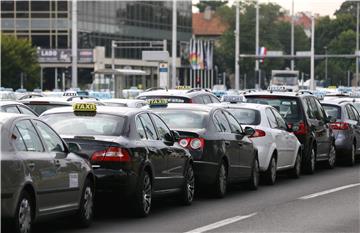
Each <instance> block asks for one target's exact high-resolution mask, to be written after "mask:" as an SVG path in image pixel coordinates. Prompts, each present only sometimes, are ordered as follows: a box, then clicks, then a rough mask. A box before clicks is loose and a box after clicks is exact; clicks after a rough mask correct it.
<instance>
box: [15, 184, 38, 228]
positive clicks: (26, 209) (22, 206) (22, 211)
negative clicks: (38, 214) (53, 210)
mask: <svg viewBox="0 0 360 233" xmlns="http://www.w3.org/2000/svg"><path fill="white" fill-rule="evenodd" d="M32 203H33V202H32V199H31V197H30V195H29V193H28V192H26V191H23V192H22V193H21V195H20V198H19V202H18V204H17V207H16V212H15V219H14V220H15V221H14V228H15V229H14V230H15V232H17V233H30V232H31V228H32V223H33V222H32V220H33V211H35V210H34V206H33V204H32Z"/></svg>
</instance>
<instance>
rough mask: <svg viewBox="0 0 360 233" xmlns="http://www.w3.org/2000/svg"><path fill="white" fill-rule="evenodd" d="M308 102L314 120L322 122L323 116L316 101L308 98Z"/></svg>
mask: <svg viewBox="0 0 360 233" xmlns="http://www.w3.org/2000/svg"><path fill="white" fill-rule="evenodd" d="M309 100H310V109H311V112H312V115H313V117H314V119H317V120H324V115H323V113H322V110H321V108H320V107H319V106H318V105H317V100H315V99H314V98H309ZM319 105H320V104H319Z"/></svg>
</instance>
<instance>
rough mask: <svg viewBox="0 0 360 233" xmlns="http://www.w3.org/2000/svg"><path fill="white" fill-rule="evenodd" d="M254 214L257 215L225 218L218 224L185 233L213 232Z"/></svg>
mask: <svg viewBox="0 0 360 233" xmlns="http://www.w3.org/2000/svg"><path fill="white" fill-rule="evenodd" d="M256 214H257V213H252V214H249V215H243V216H235V217H232V218H227V219H224V220H221V221H219V222H215V223H212V224H209V225H206V226H203V227H199V228H196V229H194V230H191V231H187V232H185V233H201V232H205V231H210V230H213V229H216V228H219V227H222V226H225V225H228V224H231V223H234V222H238V221H241V220H244V219H247V218H251V217H252V216H255V215H256Z"/></svg>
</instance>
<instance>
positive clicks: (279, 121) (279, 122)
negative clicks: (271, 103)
mask: <svg viewBox="0 0 360 233" xmlns="http://www.w3.org/2000/svg"><path fill="white" fill-rule="evenodd" d="M272 112H273V114H274V116H275V118H276V121H277V125H278V126H279V128H281V129H285V130H286V129H287V125H286V122H285V120H284V118H282V116H281V115H280V113H279V112H277V111H276V110H273V109H272Z"/></svg>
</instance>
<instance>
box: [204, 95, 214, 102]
mask: <svg viewBox="0 0 360 233" xmlns="http://www.w3.org/2000/svg"><path fill="white" fill-rule="evenodd" d="M203 99H204V104H211V103H212V102H211V99H210V96H208V95H204V96H203Z"/></svg>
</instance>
